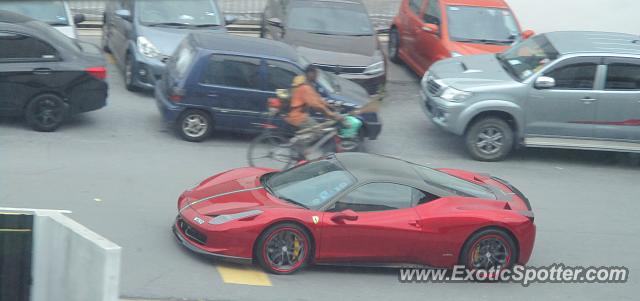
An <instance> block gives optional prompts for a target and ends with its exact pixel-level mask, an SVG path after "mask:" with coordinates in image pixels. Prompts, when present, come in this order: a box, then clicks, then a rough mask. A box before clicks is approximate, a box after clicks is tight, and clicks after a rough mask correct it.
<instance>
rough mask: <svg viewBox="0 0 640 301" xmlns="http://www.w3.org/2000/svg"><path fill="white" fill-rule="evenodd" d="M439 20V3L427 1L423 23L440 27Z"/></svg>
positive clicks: (432, 0)
mask: <svg viewBox="0 0 640 301" xmlns="http://www.w3.org/2000/svg"><path fill="white" fill-rule="evenodd" d="M440 18H441V13H440V1H439V0H429V4H428V5H427V9H426V10H425V12H424V22H425V23H431V24H437V25H440Z"/></svg>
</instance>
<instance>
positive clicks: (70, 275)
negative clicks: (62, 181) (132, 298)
mask: <svg viewBox="0 0 640 301" xmlns="http://www.w3.org/2000/svg"><path fill="white" fill-rule="evenodd" d="M0 209H1V210H2V211H9V212H10V211H11V210H14V211H18V212H25V211H31V213H32V214H34V217H35V219H34V228H33V261H32V278H33V283H32V287H31V301H54V300H55V301H57V300H60V301H62V300H64V301H88V300H91V301H117V300H119V290H118V289H119V282H120V256H121V248H120V247H119V246H117V245H115V244H114V243H112V242H110V241H108V240H106V239H105V238H104V237H102V236H100V235H98V234H96V233H94V232H92V231H91V230H89V229H87V228H85V227H84V226H82V225H80V224H78V223H76V222H75V221H73V220H72V219H70V218H69V217H67V216H65V215H63V214H62V213H60V212H57V211H47V210H29V209H20V210H16V209H11V208H0Z"/></svg>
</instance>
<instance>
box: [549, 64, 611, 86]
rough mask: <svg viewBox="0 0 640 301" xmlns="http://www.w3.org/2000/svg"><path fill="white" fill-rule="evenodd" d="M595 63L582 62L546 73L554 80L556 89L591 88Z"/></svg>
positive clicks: (594, 74) (593, 80) (594, 73)
mask: <svg viewBox="0 0 640 301" xmlns="http://www.w3.org/2000/svg"><path fill="white" fill-rule="evenodd" d="M597 68H598V65H597V64H594V63H584V64H575V65H569V66H564V67H560V68H557V69H555V70H553V71H551V72H548V73H546V74H545V75H546V76H549V77H552V78H554V79H555V80H556V86H555V88H557V89H593V84H594V82H595V78H596V70H597Z"/></svg>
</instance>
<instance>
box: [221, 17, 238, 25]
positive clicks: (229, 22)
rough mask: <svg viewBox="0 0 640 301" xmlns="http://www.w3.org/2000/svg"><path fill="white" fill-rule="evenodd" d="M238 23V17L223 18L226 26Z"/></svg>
mask: <svg viewBox="0 0 640 301" xmlns="http://www.w3.org/2000/svg"><path fill="white" fill-rule="evenodd" d="M237 21H238V17H236V16H224V23H225V24H226V25H231V24H233V23H236V22H237Z"/></svg>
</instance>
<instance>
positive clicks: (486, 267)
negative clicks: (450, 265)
mask: <svg viewBox="0 0 640 301" xmlns="http://www.w3.org/2000/svg"><path fill="white" fill-rule="evenodd" d="M515 252H516V245H515V242H514V241H513V239H512V238H511V236H509V235H508V234H507V233H505V232H504V231H503V230H499V229H488V230H483V231H480V232H478V233H476V234H474V235H473V236H471V238H469V240H467V242H466V243H465V245H464V248H463V249H462V253H461V256H460V263H461V264H464V265H466V267H467V268H468V269H470V270H476V271H478V270H482V271H492V269H493V271H495V272H497V271H499V270H502V269H508V268H511V267H512V266H513V264H514V263H515V262H516V254H515Z"/></svg>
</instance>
